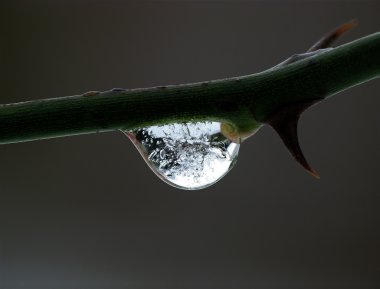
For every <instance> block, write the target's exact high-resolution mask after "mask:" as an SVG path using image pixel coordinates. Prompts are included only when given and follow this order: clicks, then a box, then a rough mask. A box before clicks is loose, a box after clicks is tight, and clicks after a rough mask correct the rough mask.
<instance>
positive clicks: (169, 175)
mask: <svg viewBox="0 0 380 289" xmlns="http://www.w3.org/2000/svg"><path fill="white" fill-rule="evenodd" d="M123 132H124V133H125V134H126V135H127V136H128V137H129V138H130V139H131V140H132V142H133V143H134V144H135V146H136V148H137V149H138V151H139V152H140V153H141V155H142V156H143V158H144V160H145V161H146V162H147V164H148V165H149V167H150V168H151V169H152V170H153V171H154V172H155V173H156V174H157V175H158V176H159V177H160V178H161V179H162V180H164V181H165V182H167V183H168V184H170V185H172V186H174V187H177V188H181V189H187V190H196V189H202V188H205V187H208V186H210V185H212V184H214V183H215V182H217V181H218V180H219V179H221V178H222V177H223V176H224V175H225V174H226V173H227V172H228V171H229V170H230V169H231V168H232V167H233V165H234V164H235V163H236V160H237V156H238V152H239V147H240V144H237V143H234V142H232V141H231V140H229V139H228V138H226V137H225V136H224V135H223V134H222V133H221V123H218V122H197V123H180V124H168V125H162V126H151V127H145V128H140V129H135V130H131V131H123Z"/></svg>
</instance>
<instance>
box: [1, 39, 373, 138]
mask: <svg viewBox="0 0 380 289" xmlns="http://www.w3.org/2000/svg"><path fill="white" fill-rule="evenodd" d="M379 76H380V33H375V34H372V35H369V36H366V37H364V38H361V39H358V40H356V41H353V42H350V43H348V44H345V45H342V46H339V47H337V48H334V49H331V50H329V51H326V52H323V53H320V54H317V55H315V56H312V57H310V58H306V59H304V60H300V61H297V62H294V63H291V64H289V65H284V66H279V67H274V68H271V69H268V70H266V71H264V72H261V73H257V74H252V75H247V76H242V77H234V78H227V79H221V80H215V81H207V82H203V83H192V84H182V85H173V86H165V87H153V88H143V89H131V90H120V89H116V90H115V89H114V90H110V91H105V92H92V93H86V94H84V95H77V96H68V97H61V98H51V99H44V100H36V101H28V102H22V103H15V104H5V105H1V106H0V143H1V144H5V143H14V142H22V141H31V140H36V139H45V138H53V137H63V136H70V135H77V134H86V133H95V132H105V131H111V130H117V129H134V128H138V127H145V126H148V125H157V124H164V123H172V122H185V121H203V120H213V121H219V122H224V123H229V124H231V125H232V126H233V127H234V128H236V129H237V130H238V131H239V132H241V133H245V132H247V133H248V132H250V131H253V130H255V129H257V128H258V127H260V125H261V124H262V123H265V122H266V121H267V120H268V119H269V118H270V117H271V116H272V115H273V114H274V113H275V112H276V111H278V110H279V109H281V108H282V107H285V106H287V105H290V104H293V103H298V102H302V101H311V100H315V99H320V98H326V97H328V96H331V95H334V94H336V93H338V92H340V91H342V90H345V89H348V88H350V87H352V86H355V85H357V84H360V83H362V82H365V81H369V80H371V79H373V78H377V77H379Z"/></svg>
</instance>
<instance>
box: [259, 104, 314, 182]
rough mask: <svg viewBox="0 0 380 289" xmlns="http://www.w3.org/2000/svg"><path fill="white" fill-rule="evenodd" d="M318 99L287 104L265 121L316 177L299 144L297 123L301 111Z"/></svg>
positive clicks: (299, 161)
mask: <svg viewBox="0 0 380 289" xmlns="http://www.w3.org/2000/svg"><path fill="white" fill-rule="evenodd" d="M318 101H320V99H318V100H312V101H308V102H302V103H297V104H293V105H290V106H287V107H285V108H283V109H281V110H280V111H278V112H277V113H275V114H274V115H273V116H272V117H271V118H270V119H269V120H268V121H267V122H266V123H267V124H269V125H270V126H271V127H272V128H273V129H274V130H275V131H276V132H277V133H278V135H279V136H280V138H281V139H282V141H283V142H284V144H285V146H286V147H287V149H288V150H289V152H290V154H291V155H292V156H293V157H294V159H295V160H296V161H297V162H298V163H299V164H300V165H301V166H302V167H303V168H304V169H305V170H306V171H307V172H308V173H310V174H311V175H312V176H314V177H315V178H317V179H319V178H320V176H319V174H318V173H317V172H316V171H315V170H314V169H313V168H312V167H311V166H310V165H309V163H308V162H307V160H306V158H305V156H304V154H303V152H302V149H301V147H300V145H299V140H298V134H297V125H298V120H299V117H300V115H301V114H302V112H304V111H305V110H306V109H307V108H308V107H310V106H311V105H313V104H315V103H316V102H318Z"/></svg>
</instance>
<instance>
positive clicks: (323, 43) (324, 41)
mask: <svg viewBox="0 0 380 289" xmlns="http://www.w3.org/2000/svg"><path fill="white" fill-rule="evenodd" d="M356 25H358V21H357V20H356V19H353V20H351V21H349V22H346V23H344V24H342V25H340V26H339V27H337V28H335V29H334V30H332V31H331V32H330V33H328V34H326V35H325V36H324V37H322V38H321V39H320V40H319V41H318V42H317V43H315V44H314V45H313V46H312V47H310V48H309V50H308V51H307V52H311V51H316V50H318V49H322V48H327V47H330V46H331V44H332V43H333V42H334V41H335V40H336V39H338V38H339V37H340V36H341V35H342V34H344V33H345V32H347V31H349V30H351V29H352V28H354V27H355V26H356Z"/></svg>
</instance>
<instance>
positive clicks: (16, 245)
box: [0, 1, 380, 289]
mask: <svg viewBox="0 0 380 289" xmlns="http://www.w3.org/2000/svg"><path fill="white" fill-rule="evenodd" d="M379 11H380V2H379V1H320V2H318V1H257V2H216V1H210V2H182V1H179V2H159V1H153V2H145V1H141V2H122V1H1V4H0V32H1V66H0V68H1V78H0V79H1V80H0V81H1V82H0V83H1V96H0V102H1V103H8V102H18V101H24V100H31V99H38V98H49V97H59V96H66V95H73V94H80V93H83V92H86V91H88V90H107V89H110V88H113V87H124V88H135V87H148V86H155V85H164V84H178V83H186V82H196V81H202V80H210V79H217V78H223V77H230V76H237V75H244V74H249V73H254V72H259V71H262V70H264V69H266V68H268V67H270V66H273V65H275V64H277V63H279V62H281V61H282V60H284V59H285V58H287V57H288V56H290V55H291V54H293V53H296V52H302V51H304V50H305V49H307V48H308V47H309V46H310V45H311V44H313V43H314V42H315V41H316V40H318V39H319V37H320V36H321V35H323V34H324V33H325V32H327V31H329V30H330V29H332V28H333V27H336V26H337V25H339V24H341V23H343V22H345V21H347V20H350V19H352V18H358V19H359V21H360V25H359V27H358V28H356V29H355V30H354V31H352V32H350V33H349V34H347V35H346V36H345V37H344V38H343V39H342V40H340V41H339V43H344V42H348V41H351V40H353V39H356V38H358V37H362V36H365V35H368V34H370V33H373V32H376V31H379V30H380V29H379V28H380V20H379ZM379 91H380V82H379V81H378V80H375V81H372V82H369V83H366V84H364V85H361V86H358V87H355V88H352V89H350V90H348V91H346V92H343V93H340V94H339V95H337V96H334V97H333V98H331V99H329V100H328V101H325V102H323V103H322V104H319V105H317V106H314V107H313V108H311V109H310V110H308V111H307V113H305V114H304V116H303V118H302V120H301V123H300V127H299V134H300V139H301V144H302V147H303V149H304V152H305V154H306V156H307V158H308V159H309V161H310V162H311V164H312V165H313V167H315V169H317V171H319V172H320V174H321V177H322V178H321V180H316V179H314V178H312V177H310V176H309V175H308V174H307V173H305V172H304V171H303V170H302V169H301V167H300V166H299V165H298V164H296V163H295V162H294V161H293V159H292V158H291V157H290V155H289V154H288V153H287V151H286V149H285V148H284V146H283V145H282V143H281V141H280V139H279V138H278V137H277V136H276V135H275V133H274V132H273V131H272V130H271V129H270V128H268V127H265V128H263V129H262V130H260V132H259V133H257V134H256V135H255V136H254V137H252V138H251V139H249V140H247V141H246V142H245V143H244V144H243V146H242V147H241V151H240V158H239V161H238V163H237V165H236V166H235V168H234V169H233V170H232V171H231V172H230V173H229V174H228V175H227V176H226V177H225V178H224V179H223V180H221V181H220V182H218V183H217V184H215V185H214V186H212V187H210V188H207V189H204V190H200V191H182V190H178V189H175V188H172V187H170V186H168V185H167V184H165V183H164V182H162V181H160V180H159V179H158V178H157V177H156V176H155V175H154V174H153V173H152V172H151V171H150V169H149V168H148V167H147V165H146V164H145V163H144V162H143V161H142V159H141V158H140V155H139V154H138V153H137V151H136V150H135V148H134V147H133V145H132V144H131V143H130V142H129V140H128V139H127V138H126V137H125V136H124V135H123V134H121V133H119V132H113V133H103V134H92V135H83V136H75V137H68V138H61V139H52V140H44V141H36V142H30V143H19V144H10V145H3V146H0V288H1V289H3V288H379V286H380V193H379V191H380V190H379V187H380V176H379V171H380V153H379V148H380V125H379V124H380V115H379V107H380V98H379Z"/></svg>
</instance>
